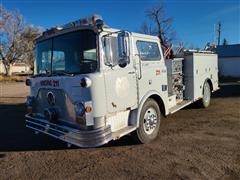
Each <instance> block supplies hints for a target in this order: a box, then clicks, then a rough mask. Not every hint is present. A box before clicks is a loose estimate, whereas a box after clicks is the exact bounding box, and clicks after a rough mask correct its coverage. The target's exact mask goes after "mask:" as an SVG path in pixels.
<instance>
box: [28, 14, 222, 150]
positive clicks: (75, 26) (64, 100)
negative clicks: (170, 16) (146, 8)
mask: <svg viewBox="0 0 240 180" xmlns="http://www.w3.org/2000/svg"><path fill="white" fill-rule="evenodd" d="M193 57H194V56H193ZM183 59H184V58H182V59H181V58H180V61H181V63H180V64H182V66H181V68H182V69H184V68H183V63H182V61H183ZM189 59H190V60H188V62H189V63H186V67H188V69H191V63H190V62H191V58H189ZM192 59H194V58H192ZM210 59H211V58H210ZM177 60H179V58H178V59H177ZM168 61H169V62H170V60H168ZM172 62H175V60H172ZM211 62H212V66H214V67H213V68H212V69H213V70H212V69H211V68H210V69H211V70H210V69H208V70H207V72H205V76H204V78H200V79H201V80H199V81H201V82H200V83H199V84H197V85H196V86H199V88H197V89H196V92H198V93H199V91H201V93H200V95H199V94H197V96H199V97H197V98H196V97H195V96H194V95H195V94H192V95H191V93H192V91H194V88H196V87H194V83H193V82H194V81H195V80H194V77H195V75H194V72H192V74H191V70H189V74H188V75H189V76H188V77H187V78H185V79H186V80H187V81H186V83H184V80H183V77H182V74H183V73H182V74H181V73H180V74H181V78H182V82H180V85H181V84H182V87H179V88H180V90H179V92H180V93H181V95H182V96H181V97H180V98H179V97H178V96H179V93H178V91H177V92H176V90H174V88H172V87H173V82H171V79H172V78H173V75H172V73H169V72H171V71H172V70H171V68H172V66H171V65H168V64H169V63H167V62H166V60H165V58H164V54H163V52H162V49H161V44H160V41H159V38H158V37H155V36H150V35H144V34H138V33H132V32H128V31H123V30H117V29H112V28H109V27H108V26H106V25H104V24H103V21H102V19H101V18H99V16H92V17H88V18H84V19H81V20H78V21H74V22H71V23H69V24H67V25H64V26H62V27H56V28H52V29H50V30H47V31H46V32H44V33H43V35H42V36H41V37H40V38H38V39H37V41H36V60H35V68H34V75H33V76H32V77H31V78H30V79H28V80H27V81H26V84H27V85H28V86H30V90H31V94H30V96H28V97H27V109H28V113H27V114H26V116H25V118H26V127H28V128H30V129H32V130H33V131H35V132H40V133H43V134H46V135H49V136H52V137H54V138H57V139H60V140H62V141H65V142H67V143H69V144H74V145H76V146H79V147H96V146H101V145H103V144H106V143H107V142H109V141H111V140H115V139H119V138H120V137H122V136H124V135H126V134H129V133H131V134H132V135H133V136H134V137H136V139H137V140H138V141H140V142H142V143H149V142H151V141H152V140H154V139H155V138H156V137H157V134H158V132H159V127H160V120H161V116H162V115H163V116H167V115H168V114H170V113H174V112H176V111H177V110H179V109H181V108H183V107H185V106H186V105H188V104H190V103H192V102H194V101H196V100H198V99H199V98H202V97H204V93H203V86H204V85H205V84H206V82H207V83H208V90H209V91H207V90H205V91H206V92H205V94H206V93H207V95H206V96H208V97H207V98H208V99H206V98H205V101H206V100H208V101H210V97H209V93H210V92H211V91H214V90H216V89H217V87H218V85H217V83H218V82H217V76H216V77H215V74H216V72H217V65H216V64H215V61H211ZM193 64H194V63H193ZM204 67H205V66H204ZM204 67H203V68H204ZM192 69H193V67H192ZM186 71H187V70H186ZM193 71H196V70H195V69H194V70H193ZM215 71H216V72H215ZM198 72H199V71H198ZM206 74H209V77H208V75H206ZM196 76H197V75H196ZM173 79H174V78H173ZM202 79H204V80H202ZM202 81H203V82H202ZM212 81H213V82H212ZM185 84H187V87H186V86H185ZM200 86H201V88H200ZM205 86H206V85H205ZM169 87H171V88H169ZM191 88H192V89H191ZM169 89H170V90H171V91H169ZM184 92H187V94H184ZM189 94H190V95H189ZM177 95H178V96H177ZM202 102H203V101H202ZM207 103H209V102H207ZM205 106H208V104H206V103H205Z"/></svg>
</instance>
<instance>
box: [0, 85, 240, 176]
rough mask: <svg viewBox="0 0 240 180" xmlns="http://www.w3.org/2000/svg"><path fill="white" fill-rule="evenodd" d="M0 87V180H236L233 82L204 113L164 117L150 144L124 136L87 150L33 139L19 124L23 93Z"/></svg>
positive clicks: (239, 155)
mask: <svg viewBox="0 0 240 180" xmlns="http://www.w3.org/2000/svg"><path fill="white" fill-rule="evenodd" d="M0 88H2V89H5V90H4V92H2V94H1V96H0V179H218V178H219V179H240V151H239V150H240V85H239V84H234V85H230V84H225V85H224V86H222V87H221V90H220V91H218V92H216V93H215V95H214V98H213V99H212V102H211V106H210V107H209V108H207V109H199V108H197V107H195V106H194V105H191V106H190V107H187V108H185V109H183V110H181V111H179V112H177V113H175V114H173V115H171V116H169V117H168V118H166V119H164V120H163V121H162V123H161V128H160V133H159V136H158V138H157V139H156V141H154V142H153V143H151V144H144V145H143V144H135V143H134V141H132V139H131V137H130V136H126V137H124V138H122V139H120V140H118V141H114V142H110V143H109V144H108V145H106V146H104V147H100V148H92V149H82V148H76V147H72V148H67V146H66V144H65V143H63V142H61V141H58V140H55V139H53V138H50V137H47V136H45V135H40V134H39V135H34V133H33V132H32V131H30V130H28V129H26V128H25V126H24V114H25V106H24V104H23V103H24V102H25V99H24V98H23V97H24V96H25V95H26V92H27V90H28V89H26V88H25V87H24V85H23V84H19V83H16V84H4V85H3V84H0ZM10 90H11V91H12V92H13V93H14V94H15V95H14V96H13V93H12V92H11V91H10ZM15 92H16V93H15ZM3 96H4V97H3Z"/></svg>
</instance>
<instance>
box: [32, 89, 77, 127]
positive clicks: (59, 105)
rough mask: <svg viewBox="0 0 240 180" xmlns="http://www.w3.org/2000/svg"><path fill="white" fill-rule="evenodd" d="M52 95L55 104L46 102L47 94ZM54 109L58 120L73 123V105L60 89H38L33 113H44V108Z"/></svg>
mask: <svg viewBox="0 0 240 180" xmlns="http://www.w3.org/2000/svg"><path fill="white" fill-rule="evenodd" d="M50 92H51V93H52V94H53V95H54V96H55V103H54V105H53V104H52V103H49V102H48V98H47V96H48V94H49V93H50ZM50 107H53V108H56V109H57V110H58V117H59V120H62V121H66V122H72V123H75V111H74V105H73V103H72V102H71V100H70V98H69V97H68V96H67V94H66V93H65V92H64V90H62V89H44V88H42V89H39V91H38V95H37V97H36V101H35V103H34V105H33V113H40V114H43V113H44V109H46V108H50Z"/></svg>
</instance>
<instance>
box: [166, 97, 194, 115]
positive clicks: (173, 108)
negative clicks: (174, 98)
mask: <svg viewBox="0 0 240 180" xmlns="http://www.w3.org/2000/svg"><path fill="white" fill-rule="evenodd" d="M191 103H192V101H191V100H183V101H181V102H180V103H178V104H177V105H175V106H173V107H172V108H170V109H169V114H173V113H175V112H177V111H178V110H180V109H182V108H184V107H186V106H188V105H189V104H191Z"/></svg>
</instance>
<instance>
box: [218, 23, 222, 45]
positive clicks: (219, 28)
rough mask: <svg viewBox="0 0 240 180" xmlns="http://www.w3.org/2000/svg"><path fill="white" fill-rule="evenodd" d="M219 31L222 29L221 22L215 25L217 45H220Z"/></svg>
mask: <svg viewBox="0 0 240 180" xmlns="http://www.w3.org/2000/svg"><path fill="white" fill-rule="evenodd" d="M221 31H222V24H221V22H219V23H218V27H217V33H218V36H217V39H218V46H219V45H220V39H221Z"/></svg>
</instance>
